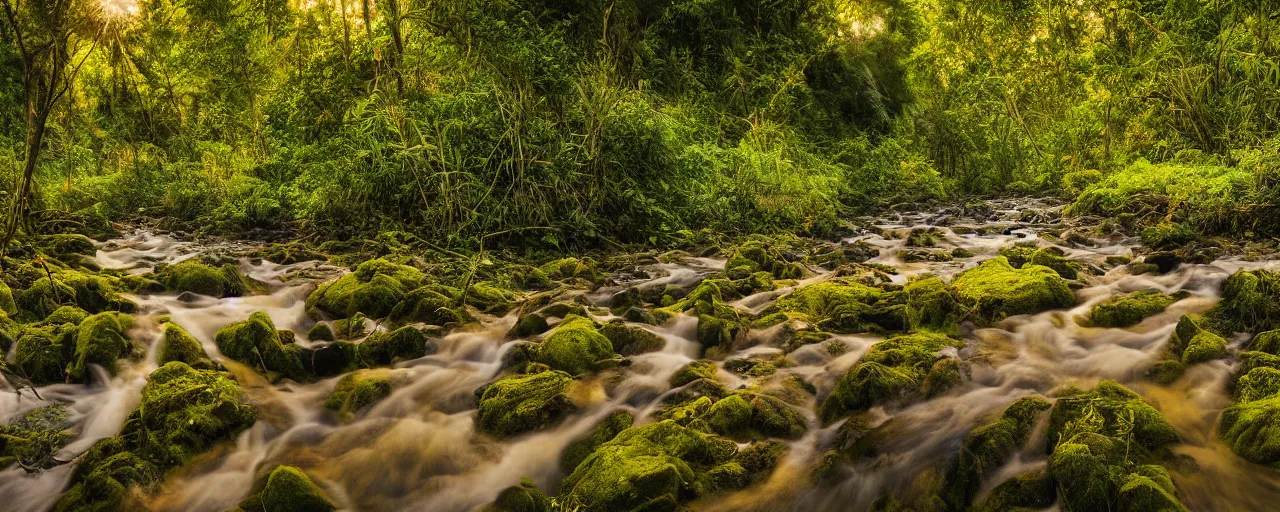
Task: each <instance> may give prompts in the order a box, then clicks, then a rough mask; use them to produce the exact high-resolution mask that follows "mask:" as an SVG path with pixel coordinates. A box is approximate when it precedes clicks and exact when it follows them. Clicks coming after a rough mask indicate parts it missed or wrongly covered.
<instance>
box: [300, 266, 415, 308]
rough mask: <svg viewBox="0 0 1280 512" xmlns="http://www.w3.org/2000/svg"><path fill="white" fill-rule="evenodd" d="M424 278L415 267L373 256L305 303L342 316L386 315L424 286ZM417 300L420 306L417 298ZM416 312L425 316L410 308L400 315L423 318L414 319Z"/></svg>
mask: <svg viewBox="0 0 1280 512" xmlns="http://www.w3.org/2000/svg"><path fill="white" fill-rule="evenodd" d="M424 280H425V276H423V274H422V272H421V271H419V270H418V269H416V268H413V267H410V266H408V265H400V264H397V263H392V262H390V261H387V260H384V259H373V260H369V261H366V262H364V263H361V264H360V265H357V266H356V269H355V271H353V272H351V273H350V274H347V275H344V276H342V277H339V278H338V279H336V280H333V281H329V282H327V283H324V284H322V285H320V286H319V287H317V288H316V290H315V291H314V292H311V295H310V296H309V297H307V304H306V305H307V308H308V309H309V308H312V307H316V308H319V309H321V310H324V311H327V312H329V313H330V314H333V315H337V316H339V317H342V318H347V317H351V316H353V315H355V314H356V313H363V314H365V315H367V316H369V317H370V318H384V317H386V316H388V315H390V314H391V313H392V311H393V310H394V309H396V307H397V306H400V305H401V302H402V301H405V299H406V294H407V293H409V291H411V290H416V289H418V288H419V287H421V286H422V285H423V284H424ZM419 299H421V297H419ZM406 302H408V301H406ZM414 302H415V303H414V305H415V306H417V304H416V302H417V301H414ZM401 307H404V306H401ZM424 307H425V306H424ZM415 313H422V314H424V316H425V313H423V312H421V311H416V310H410V311H406V312H403V313H401V314H400V317H401V318H408V319H411V320H413V321H422V320H417V319H416V318H413V317H414V314H415Z"/></svg>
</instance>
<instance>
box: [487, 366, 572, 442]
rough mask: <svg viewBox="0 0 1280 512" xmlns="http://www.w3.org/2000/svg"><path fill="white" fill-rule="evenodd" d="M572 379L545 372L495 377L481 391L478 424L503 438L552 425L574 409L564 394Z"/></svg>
mask: <svg viewBox="0 0 1280 512" xmlns="http://www.w3.org/2000/svg"><path fill="white" fill-rule="evenodd" d="M572 382H573V378H572V377H570V376H569V374H567V373H565V372H561V371H544V372H540V373H535V374H532V375H519V376H512V377H506V378H503V379H500V380H497V381H495V382H493V383H491V384H489V385H488V386H487V387H485V388H484V390H483V391H482V392H481V394H480V399H479V410H478V412H477V422H476V423H477V425H478V426H479V427H480V429H481V430H483V431H484V432H487V433H489V434H490V435H492V436H494V437H497V438H503V437H509V436H513V435H517V434H522V433H525V432H531V431H534V430H539V429H542V428H546V427H548V426H550V425H554V424H556V423H558V422H560V420H562V419H564V417H565V415H567V414H568V413H570V412H572V411H574V410H576V409H577V407H576V406H575V405H574V403H573V401H572V400H570V399H569V397H568V396H566V395H565V390H567V389H568V388H569V384H570V383H572Z"/></svg>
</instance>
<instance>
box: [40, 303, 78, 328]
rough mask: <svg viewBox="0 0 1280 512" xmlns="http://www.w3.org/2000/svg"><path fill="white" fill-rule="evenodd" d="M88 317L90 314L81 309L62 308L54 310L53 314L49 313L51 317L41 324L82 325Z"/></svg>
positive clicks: (72, 307)
mask: <svg viewBox="0 0 1280 512" xmlns="http://www.w3.org/2000/svg"><path fill="white" fill-rule="evenodd" d="M88 317H89V312H88V311H85V310H83V309H80V308H79V307H77V306H62V307H60V308H58V309H55V310H53V312H52V313H49V316H47V317H45V318H44V320H43V321H41V322H40V323H41V324H44V325H62V324H76V325H80V322H83V321H84V319H85V318H88Z"/></svg>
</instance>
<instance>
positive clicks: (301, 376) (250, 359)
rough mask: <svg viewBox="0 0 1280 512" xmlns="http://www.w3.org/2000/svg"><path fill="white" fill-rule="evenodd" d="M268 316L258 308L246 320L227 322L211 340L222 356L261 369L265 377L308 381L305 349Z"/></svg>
mask: <svg viewBox="0 0 1280 512" xmlns="http://www.w3.org/2000/svg"><path fill="white" fill-rule="evenodd" d="M282 332H284V331H279V330H277V329H276V326H275V324H274V323H272V322H271V317H269V316H267V314H266V313H264V312H262V311H258V312H255V313H253V314H252V315H250V316H249V318H248V319H247V320H242V321H239V322H234V323H231V324H230V325H227V326H226V327H223V328H222V329H221V330H219V331H218V334H217V335H216V336H215V337H214V341H215V343H216V344H217V346H218V351H219V352H221V353H222V355H224V356H227V357H229V358H231V359H234V360H236V361H239V362H241V363H244V364H246V365H248V366H249V367H251V368H254V369H256V370H258V371H259V372H263V373H264V374H266V375H267V376H268V377H272V376H283V377H287V378H290V379H293V380H295V381H297V382H306V381H308V380H310V377H311V376H310V375H309V374H308V373H307V372H306V370H305V369H304V367H303V364H302V359H303V357H304V352H305V350H304V349H302V347H300V346H298V345H295V344H293V343H292V336H289V337H287V338H286V337H284V336H282Z"/></svg>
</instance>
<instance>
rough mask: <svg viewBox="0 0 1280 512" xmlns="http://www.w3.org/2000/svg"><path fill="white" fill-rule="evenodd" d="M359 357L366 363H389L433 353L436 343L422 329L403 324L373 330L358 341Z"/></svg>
mask: <svg viewBox="0 0 1280 512" xmlns="http://www.w3.org/2000/svg"><path fill="white" fill-rule="evenodd" d="M359 347H360V357H361V359H362V360H364V361H365V362H366V363H367V364H378V365H389V364H394V363H397V362H400V361H408V360H411V359H418V358H420V357H423V356H426V355H427V354H431V353H434V352H435V350H436V345H435V343H433V342H432V341H431V340H430V339H428V338H427V335H426V333H424V332H422V329H419V328H417V327H413V326H405V327H401V328H399V329H396V330H394V331H391V332H375V333H373V334H371V335H369V337H368V338H365V340H364V341H362V342H360V345H359Z"/></svg>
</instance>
